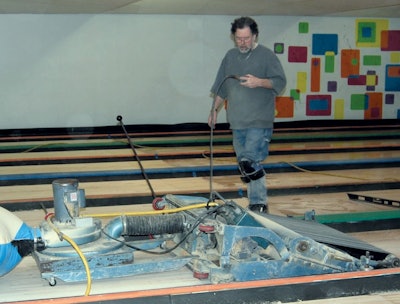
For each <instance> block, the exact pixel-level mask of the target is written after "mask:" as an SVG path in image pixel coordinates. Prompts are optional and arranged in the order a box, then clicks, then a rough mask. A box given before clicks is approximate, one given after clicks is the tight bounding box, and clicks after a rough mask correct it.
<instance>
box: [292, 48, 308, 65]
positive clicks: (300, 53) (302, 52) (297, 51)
mask: <svg viewBox="0 0 400 304" xmlns="http://www.w3.org/2000/svg"><path fill="white" fill-rule="evenodd" d="M288 61H289V62H307V47H306V46H289V49H288Z"/></svg>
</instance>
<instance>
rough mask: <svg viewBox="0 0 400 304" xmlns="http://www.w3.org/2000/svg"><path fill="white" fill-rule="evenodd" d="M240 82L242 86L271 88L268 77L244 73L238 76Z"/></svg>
mask: <svg viewBox="0 0 400 304" xmlns="http://www.w3.org/2000/svg"><path fill="white" fill-rule="evenodd" d="M239 79H240V84H241V85H242V86H244V87H247V88H250V89H254V88H259V87H261V88H266V89H272V82H271V81H270V80H269V79H266V78H265V79H263V78H258V77H256V76H254V75H251V74H246V75H244V76H240V77H239Z"/></svg>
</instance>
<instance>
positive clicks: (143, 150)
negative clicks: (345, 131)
mask: <svg viewBox="0 0 400 304" xmlns="http://www.w3.org/2000/svg"><path fill="white" fill-rule="evenodd" d="M14 144H15V143H14ZM0 145H1V143H0ZM399 147H400V139H399V140H396V139H391V140H354V141H348V142H343V141H332V142H318V141H311V142H297V143H296V142H295V143H274V142H272V143H271V145H270V151H271V153H274V152H290V151H293V150H304V151H308V150H315V151H326V150H340V149H372V148H374V149H378V148H381V149H384V148H399ZM213 149H214V153H233V148H232V145H215V146H214V147H213ZM136 150H137V151H136V152H137V153H138V155H139V157H143V156H147V157H152V156H154V157H162V156H171V155H180V154H186V155H190V154H201V153H204V154H209V151H210V148H209V146H182V147H179V149H178V148H177V147H146V146H140V147H137V149H136ZM105 157H109V158H123V157H133V152H132V150H131V149H106V150H104V149H95V150H73V151H57V152H54V151H51V152H35V151H33V152H27V153H23V152H20V153H3V154H1V155H0V163H1V162H10V161H22V160H25V161H27V160H40V159H43V160H69V159H75V158H79V159H85V158H87V159H96V158H105Z"/></svg>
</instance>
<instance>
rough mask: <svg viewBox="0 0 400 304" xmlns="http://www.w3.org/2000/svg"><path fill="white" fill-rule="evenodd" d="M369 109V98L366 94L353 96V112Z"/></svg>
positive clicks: (351, 106)
mask: <svg viewBox="0 0 400 304" xmlns="http://www.w3.org/2000/svg"><path fill="white" fill-rule="evenodd" d="M367 108H368V98H367V96H366V95H364V94H352V95H351V102H350V109H351V110H365V109H367Z"/></svg>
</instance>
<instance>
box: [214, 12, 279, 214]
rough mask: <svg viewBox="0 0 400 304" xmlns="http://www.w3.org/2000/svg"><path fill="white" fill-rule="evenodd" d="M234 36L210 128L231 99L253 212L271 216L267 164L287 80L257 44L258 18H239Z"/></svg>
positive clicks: (236, 141)
mask: <svg viewBox="0 0 400 304" xmlns="http://www.w3.org/2000/svg"><path fill="white" fill-rule="evenodd" d="M231 34H232V38H233V40H234V41H235V45H236V47H235V48H233V49H230V50H229V51H228V52H227V53H226V55H225V57H224V58H223V60H222V63H221V65H220V67H219V70H218V73H217V76H216V79H215V82H214V85H213V87H212V88H211V93H213V95H214V102H213V107H212V109H211V113H210V116H209V118H208V124H209V126H210V127H211V128H214V127H215V123H216V122H217V114H218V111H219V110H220V109H221V107H222V105H223V104H224V101H225V100H226V101H227V120H228V123H229V125H230V128H231V130H232V135H233V147H234V150H235V154H236V158H237V161H238V164H239V170H240V172H241V174H242V177H241V179H242V180H243V181H244V182H245V183H247V196H248V199H249V209H250V210H252V211H257V212H264V213H268V202H267V187H266V180H265V177H264V175H265V172H264V169H263V166H262V162H263V161H264V160H265V159H266V157H267V156H268V151H269V142H270V141H271V137H272V131H273V123H274V117H275V97H276V96H277V95H279V94H280V93H281V92H282V91H283V89H284V88H285V86H286V76H285V73H284V71H283V68H282V65H281V63H280V61H279V59H278V58H277V56H276V55H275V54H274V53H273V52H272V51H271V50H270V49H268V48H266V47H265V46H263V45H260V44H258V43H257V39H258V26H257V23H256V22H255V21H254V20H253V19H252V18H249V17H241V18H237V19H235V20H234V22H233V23H232V27H231Z"/></svg>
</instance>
